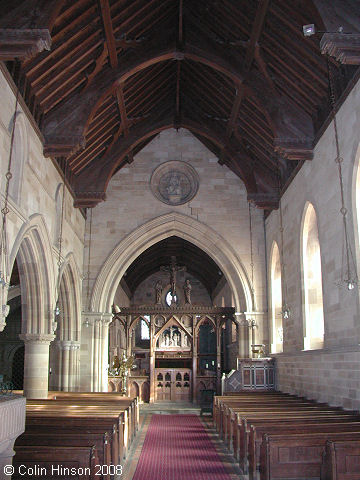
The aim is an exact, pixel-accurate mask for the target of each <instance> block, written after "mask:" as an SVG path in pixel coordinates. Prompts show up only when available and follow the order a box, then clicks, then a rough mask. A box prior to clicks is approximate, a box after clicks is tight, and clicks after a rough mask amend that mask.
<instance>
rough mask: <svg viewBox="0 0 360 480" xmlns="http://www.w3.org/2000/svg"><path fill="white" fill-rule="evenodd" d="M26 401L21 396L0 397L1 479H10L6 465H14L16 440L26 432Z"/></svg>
mask: <svg viewBox="0 0 360 480" xmlns="http://www.w3.org/2000/svg"><path fill="white" fill-rule="evenodd" d="M25 410H26V399H25V398H24V397H22V396H20V395H11V396H5V395H4V396H0V418H1V419H2V421H1V422H0V478H1V479H4V480H5V479H10V478H11V474H10V471H9V472H5V471H4V467H5V465H11V464H12V457H13V456H14V455H15V452H14V450H13V447H14V443H15V440H16V439H17V437H18V436H19V435H20V434H21V433H23V432H24V430H25Z"/></svg>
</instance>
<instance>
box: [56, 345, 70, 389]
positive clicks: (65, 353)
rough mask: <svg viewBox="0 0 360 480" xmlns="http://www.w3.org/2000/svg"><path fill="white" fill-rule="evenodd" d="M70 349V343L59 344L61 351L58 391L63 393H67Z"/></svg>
mask: <svg viewBox="0 0 360 480" xmlns="http://www.w3.org/2000/svg"><path fill="white" fill-rule="evenodd" d="M70 348H71V341H69V340H63V341H61V342H59V349H60V351H61V376H60V390H62V391H63V392H68V391H69V370H70V365H69V362H70Z"/></svg>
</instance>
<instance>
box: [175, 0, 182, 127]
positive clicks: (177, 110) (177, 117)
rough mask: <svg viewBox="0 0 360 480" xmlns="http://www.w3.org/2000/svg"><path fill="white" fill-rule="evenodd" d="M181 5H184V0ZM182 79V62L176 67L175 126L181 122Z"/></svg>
mask: <svg viewBox="0 0 360 480" xmlns="http://www.w3.org/2000/svg"><path fill="white" fill-rule="evenodd" d="M180 1H181V4H182V0H180ZM180 77H181V62H177V66H176V98H175V124H176V125H177V124H178V123H179V122H180Z"/></svg>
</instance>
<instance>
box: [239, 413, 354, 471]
mask: <svg viewBox="0 0 360 480" xmlns="http://www.w3.org/2000/svg"><path fill="white" fill-rule="evenodd" d="M342 417H345V418H348V417H351V418H352V419H353V421H356V420H358V418H359V417H355V418H354V416H353V415H347V414H346V413H344V414H338V413H334V412H332V411H331V410H330V411H310V412H306V411H299V412H297V411H291V410H288V411H282V412H281V411H268V412H259V411H255V412H247V414H246V415H244V416H243V417H242V418H241V420H239V424H238V435H237V448H238V452H239V453H238V459H239V465H240V468H241V469H242V470H243V471H244V472H247V464H248V446H249V434H250V426H251V424H252V423H254V421H256V420H257V421H259V422H260V423H261V422H263V421H264V420H268V421H269V422H270V421H271V422H274V423H275V422H276V423H278V424H281V422H284V421H285V422H288V421H289V423H291V422H292V421H293V420H296V421H299V422H302V423H304V424H305V423H307V422H314V421H315V422H316V421H319V420H328V421H330V420H331V421H333V422H335V421H337V419H339V418H342Z"/></svg>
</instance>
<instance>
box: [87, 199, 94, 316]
mask: <svg viewBox="0 0 360 480" xmlns="http://www.w3.org/2000/svg"><path fill="white" fill-rule="evenodd" d="M92 215H93V209H92V208H91V209H90V225H89V251H88V265H87V293H86V300H87V301H86V303H87V305H88V309H89V311H90V259H91V233H92Z"/></svg>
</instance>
